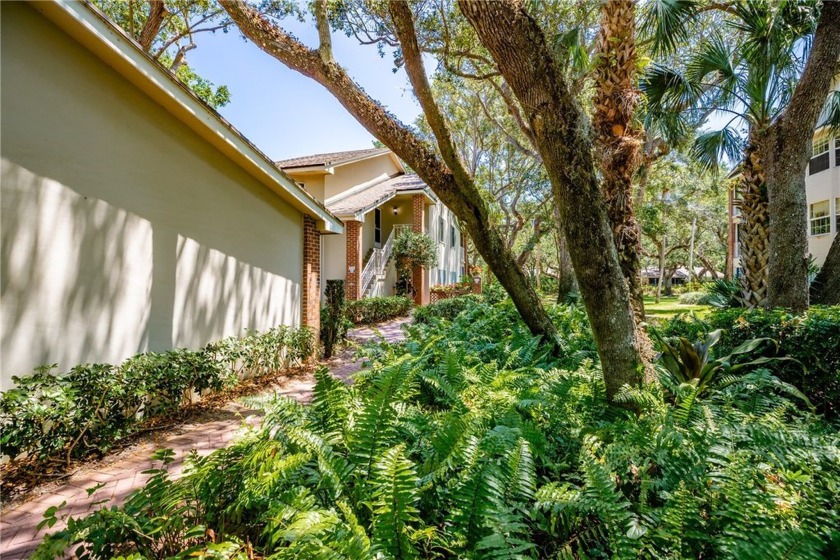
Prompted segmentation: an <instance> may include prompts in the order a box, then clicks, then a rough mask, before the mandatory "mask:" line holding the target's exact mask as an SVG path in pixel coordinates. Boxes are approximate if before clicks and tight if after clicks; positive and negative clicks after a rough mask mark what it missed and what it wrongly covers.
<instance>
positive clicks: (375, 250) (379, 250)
mask: <svg viewBox="0 0 840 560" xmlns="http://www.w3.org/2000/svg"><path fill="white" fill-rule="evenodd" d="M277 165H278V166H279V167H280V168H281V169H282V170H283V171H284V172H285V173H286V174H288V175H289V176H291V177H292V178H294V179H295V181H297V182H298V184H299V185H301V186H302V187H303V188H304V189H306V191H307V192H308V193H310V194H312V195H313V196H314V197H315V198H316V199H317V200H319V201H323V202H324V204H325V205H326V207H327V209H328V210H329V211H330V212H331V213H332V214H334V215H336V216H338V218H339V219H341V220H342V222H344V234H342V235H336V236H330V237H328V238H324V240H323V250H322V251H321V254H322V263H321V270H322V271H323V275H322V278H323V281H326V280H333V279H337V280H344V282H345V284H344V285H345V291H346V297H347V299H360V298H363V297H371V296H384V295H393V294H394V292H395V284H396V282H397V277H396V271H395V268H394V263H393V259H391V258H390V256H391V248H392V246H393V241H394V239H395V238H396V237H397V236H398V235H399V233H400V231H402V230H413V231H416V232H422V233H426V234H428V235H429V236H430V237H431V238H432V240H433V241H435V242H436V244H437V251H438V265H437V266H436V267H434V268H432V269H430V270H424V271H422V272H418V273H417V274H416V275H415V279H414V282H413V283H414V287H415V289H416V290H417V292H418V293H417V296H416V301H417V303H420V304H422V303H427V302H428V301H429V288H430V286H433V285H438V284H452V283H455V282H458V281H459V280H460V279H461V277H462V276H463V275H464V274H465V272H466V271H465V270H464V249H463V239H462V235H461V229H460V227H459V225H458V221H457V219H456V218H455V215H454V214H453V213H452V212H451V211H450V210H449V208H447V207H446V206H445V205H444V204H443V203H442V202H440V200H438V198H437V197H436V196H435V194H434V193H433V192H432V190H431V189H430V188H429V187H428V186H427V185H426V184H425V183H424V182H423V181H422V180H421V179H420V177H418V176H417V175H415V174H407V173H406V170H405V167H404V166H403V164H402V162H401V161H400V160H399V158H397V156H396V155H395V154H394V153H393V152H392V151H391V150H388V149H387V148H371V149H367V150H354V151H349V152H336V153H329V154H316V155H311V156H304V157H298V158H294V159H287V160H283V161H278V162H277ZM323 288H324V283H323V282H322V290H323Z"/></svg>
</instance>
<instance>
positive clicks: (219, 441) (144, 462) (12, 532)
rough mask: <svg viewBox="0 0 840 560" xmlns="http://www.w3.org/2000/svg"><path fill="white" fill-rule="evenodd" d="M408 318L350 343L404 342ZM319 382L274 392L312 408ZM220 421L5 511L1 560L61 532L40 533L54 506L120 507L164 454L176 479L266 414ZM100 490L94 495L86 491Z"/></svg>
mask: <svg viewBox="0 0 840 560" xmlns="http://www.w3.org/2000/svg"><path fill="white" fill-rule="evenodd" d="M408 321H410V319H408V318H403V319H396V320H394V321H390V322H387V323H383V324H381V325H379V326H378V327H376V328H358V329H353V330H352V331H351V332H350V335H349V338H350V339H351V340H353V341H355V342H358V343H364V342H369V341H372V340H374V339H376V338H378V337H381V338H382V339H383V340H385V341H386V342H399V341H401V340H403V338H404V334H403V332H402V328H401V327H402V325H403V324H405V323H407V322H408ZM328 365H329V367H330V372H331V373H332V374H333V375H335V376H336V377H338V378H340V379H344V380H345V381H349V378H350V376H351V375H352V374H353V373H355V372H357V371H359V370H360V369H361V368H362V361H361V360H354V359H353V357H352V354H346V355H345V356H342V357H339V358H338V359H334V360H331V361H330V363H329V364H328ZM314 385H315V380H314V378H313V377H312V375H311V374H309V375H306V376H302V377H297V378H291V379H288V380H285V381H284V382H283V384H282V385H280V386H278V387H277V388H275V389H272V392H273V393H275V394H278V395H285V396H288V397H291V398H293V399H296V400H299V401H301V402H309V400H310V399H311V398H312V388H313V387H314ZM222 410H223V412H222V414H221V415H216V417H217V418H218V417H219V416H221V418H220V419H216V420H214V421H212V422H204V423H195V424H183V425H181V426H179V427H178V428H176V429H173V430H170V431H169V432H167V433H166V434H165V435H162V436H161V437H159V438H157V439H152V440H150V441H145V442H143V443H140V444H138V445H135V446H133V447H131V448H130V449H127V450H125V451H123V452H121V453H118V454H116V455H114V456H111V457H106V458H105V459H103V460H102V461H99V462H97V463H95V464H93V465H90V466H88V467H84V468H82V469H80V470H79V471H78V472H76V473H75V474H74V475H73V476H72V477H70V478H69V479H68V480H67V481H66V482H65V483H64V484H62V485H47V486H44V487H42V488H41V489H40V490H36V491H35V493H36V495H35V496H34V497H32V498H31V499H30V500H29V501H27V502H24V503H22V504H19V505H17V506H15V507H12V508H9V509H8V510H3V512H2V515H0V558H2V559H3V560H24V559H26V558H29V556H30V555H31V554H32V551H33V550H34V549H35V548H36V547H37V546H38V544H40V542H41V540H42V539H43V538H44V535H45V534H46V533H49V532H55V531H58V530H60V529H62V528H63V523H62V522H61V521H59V523H57V524H56V525H55V526H53V527H52V528H51V529H48V528H44V529H42V530H41V531H38V530H37V525H38V523H40V522H41V521H42V520H43V514H44V511H46V510H47V508H49V507H51V506H58V505H60V504H61V503H62V502H67V505H66V506H65V507H64V509H62V510H61V514H62V515H61V516H60V517H66V516H68V515H71V516H73V517H80V516H84V515H85V514H87V513H90V512H92V511H95V510H96V509H99V508H100V507H110V506H111V505H114V504H120V503H122V502H123V501H124V500H125V499H126V497H127V496H128V495H129V494H130V493H131V491H132V490H134V489H135V488H138V487H140V486H142V485H143V484H144V483H145V482H146V479H147V478H148V477H149V475H145V474H143V471H145V470H147V469H149V468H151V467H152V463H151V461H149V456H150V455H151V454H152V453H153V452H154V451H156V450H158V449H161V448H164V447H166V448H170V449H172V450H174V451H175V457H176V459H175V461H174V462H173V463H172V464H170V467H169V472H170V473H171V474H172V475H173V476H177V475H178V474H179V473H180V472H181V470H182V468H183V460H184V458H185V457H186V456H187V454H188V453H189V452H190V451H192V450H196V451H197V452H198V453H199V454H202V455H206V454H209V453H211V452H212V451H215V450H216V449H220V448H222V447H225V446H227V445H228V443H229V442H230V441H231V440H232V439H233V438H234V437H235V436H236V434H237V432H239V430H240V429H241V428H242V427H243V424H245V425H257V424H259V422H260V420H261V416H262V412H261V411H259V410H252V409H250V408H248V407H246V406H243V405H242V404H241V403H237V402H232V403H229V404H228V405H227V406H225V407H224V408H223V409H222ZM97 484H102V487H100V488H99V489H98V490H97V491H96V492H94V493H93V494H92V495H90V496H88V495H87V491H86V490H87V489H88V488H92V487H94V486H96V485H97Z"/></svg>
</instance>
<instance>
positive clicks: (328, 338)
mask: <svg viewBox="0 0 840 560" xmlns="http://www.w3.org/2000/svg"><path fill="white" fill-rule="evenodd" d="M324 295H325V297H326V300H327V305H326V307H324V308H322V309H321V341H322V342H323V343H324V358H330V357H331V356H332V354H333V348H334V347H335V345H336V344H338V342H339V341H341V340H342V339H343V338H344V336H345V334H346V333H347V328H348V325H349V324H350V322H349V321H348V320H347V317H346V314H345V308H346V305H345V302H344V280H327V289H326V293H325V294H324Z"/></svg>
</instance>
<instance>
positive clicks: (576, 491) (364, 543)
mask: <svg viewBox="0 0 840 560" xmlns="http://www.w3.org/2000/svg"><path fill="white" fill-rule="evenodd" d="M512 313H513V311H512V308H511V307H510V306H509V304H508V303H507V302H502V303H499V304H495V305H489V304H486V303H476V304H475V305H474V307H472V308H470V309H467V310H465V311H464V312H463V313H461V314H460V315H458V316H457V317H455V319H454V320H452V321H449V320H446V319H441V320H438V321H435V327H434V328H430V327H429V326H427V325H418V326H415V327H412V328H411V329H410V338H409V340H408V341H407V342H406V344H404V345H400V346H396V347H384V346H377V347H375V348H374V349H371V350H368V354H367V355H368V357H369V359H370V360H371V366H370V368H369V369H367V370H366V371H364V372H363V373H361V374H360V375H358V376H357V378H356V382H355V383H354V384H353V385H352V386H347V385H345V384H344V383H342V382H340V381H339V380H337V379H334V378H333V377H332V376H330V375H329V373H328V372H327V371H326V370H323V369H322V370H319V371H317V372H316V374H315V376H316V385H315V390H314V395H313V400H312V404H311V405H308V406H307V405H302V404H300V403H297V402H294V401H292V400H289V399H285V398H278V399H276V400H275V401H274V402H272V403H270V404H269V405H268V411H267V414H266V419H265V421H264V423H263V425H262V426H261V427H260V428H254V429H251V430H249V431H248V432H246V433H245V434H244V435H243V437H242V439H240V440H238V441H237V442H235V443H234V444H233V445H232V446H231V447H229V448H226V449H223V450H220V451H218V452H216V453H213V454H211V455H209V456H206V457H198V456H194V457H191V458H190V459H189V461H188V466H187V469H186V471H185V474H184V476H182V477H181V478H178V479H177V480H175V479H172V478H171V477H169V476H168V475H167V473H166V466H165V465H164V466H163V467H161V469H159V470H158V471H155V473H154V476H153V477H152V479H151V480H150V482H149V484H148V485H147V486H146V487H145V488H144V489H142V490H140V491H138V492H137V493H135V494H134V495H133V496H132V497H131V498H130V499H129V500H128V501H127V502H126V504H125V505H124V506H123V507H120V508H110V509H104V510H101V511H99V512H96V513H94V514H93V515H91V516H88V517H86V518H83V519H79V520H73V521H72V522H71V523H70V524H69V525H68V528H67V529H66V530H64V531H60V532H58V533H56V534H55V535H53V536H51V537H50V538H49V539H48V540H47V541H46V542H45V544H44V546H43V547H42V548H41V549H40V551H39V555H40V556H37V557H38V558H52V557H55V556H60V555H61V553H62V552H61V551H63V550H65V548H67V547H72V548H79V547H81V554H83V555H87V556H80V557H85V558H111V557H113V556H119V555H122V556H124V557H126V558H129V557H130V558H137V559H139V558H147V559H150V560H151V559H158V558H188V557H205V558H246V557H247V558H266V559H271V560H277V559H284V560H285V559H292V558H324V559H339V558H341V559H359V560H361V559H388V558H430V559H454V558H458V559H461V558H464V559H469V560H478V559H485V558H487V559H489V558H492V559H497V558H507V559H519V560H523V559H536V558H547V559H548V558H551V559H556V558H569V559H580V558H619V559H621V558H634V559H635V558H656V559H659V558H672V559H678V558H774V559H775V558H778V559H781V558H812V557H813V558H816V557H818V555H822V557H833V556H837V554H838V551H840V547H838V545H840V531H838V527H840V512H838V510H837V508H836V504H837V503H840V461H838V457H840V437H838V433H837V430H836V428H834V427H832V426H831V425H828V424H825V423H823V422H822V421H821V420H820V419H819V418H818V417H816V416H814V415H813V414H811V413H810V412H809V411H808V410H807V409H801V408H800V407H797V406H796V405H795V401H796V400H798V399H799V398H800V395H799V394H798V393H797V391H796V390H795V389H794V388H792V387H791V386H789V385H787V384H786V383H783V382H782V381H780V380H779V379H777V378H775V377H774V376H773V375H772V374H771V373H770V372H769V371H768V370H766V369H763V367H762V366H764V365H766V364H768V363H771V362H768V361H761V360H759V359H751V358H750V352H751V351H752V350H751V349H750V348H752V347H753V345H754V344H761V342H758V343H751V344H749V345H747V346H746V347H744V348H741V349H740V350H739V351H738V352H733V353H732V354H730V355H729V356H726V357H724V358H719V359H716V358H714V357H713V356H712V354H711V349H712V347H713V346H714V343H715V337H714V336H713V337H711V338H709V339H706V340H704V341H703V342H702V343H698V344H697V345H693V344H688V343H687V341H686V342H685V343H683V342H680V343H678V344H674V345H671V346H670V350H665V352H664V354H665V355H667V356H670V358H665V360H666V361H668V362H667V364H663V365H661V366H660V367H661V369H662V370H663V371H665V372H666V373H663V380H664V381H663V384H662V385H659V384H651V385H649V386H645V387H640V388H636V389H634V390H633V391H628V392H627V393H626V395H625V397H626V398H628V399H634V402H636V401H637V402H640V403H644V406H640V407H638V409H639V410H641V413H640V414H638V415H636V414H632V413H630V412H628V411H626V410H623V409H616V408H615V407H611V406H610V405H609V404H608V402H607V399H606V396H605V391H604V386H603V382H602V375H601V372H600V371H599V369H598V367H599V366H598V364H597V362H595V361H593V360H592V359H590V356H591V355H590V354H589V353H588V348H590V347H591V346H589V344H590V343H589V342H587V336H589V335H588V334H587V330H586V326H585V322H583V323H581V322H579V316H578V311H575V310H574V309H570V308H566V307H561V308H558V309H555V310H553V311H552V313H553V314H554V315H555V316H556V317H558V322H562V324H564V325H566V326H567V327H568V330H569V331H570V332H569V334H568V335H567V336H566V338H565V340H564V344H565V347H566V349H567V354H566V355H565V356H561V357H555V356H552V355H549V354H547V353H545V352H544V351H543V350H542V348H541V346H540V345H539V343H538V342H535V340H534V338H533V337H531V336H530V334H529V333H528V332H527V329H525V328H524V327H523V325H522V324H521V323H519V322H516V321H513V320H512V317H513V316H512ZM764 344H766V342H764ZM736 358H740V359H742V360H743V361H742V362H740V363H734V362H735V359H736ZM669 368H670V369H669ZM733 379H734V380H735V381H732V380H733ZM730 381H732V382H730ZM689 396H690V398H691V404H690V405H689V403H688V398H689ZM166 456H167V455H161V457H162V458H163V457H166ZM59 514H60V512H52V515H53V516H55V515H59ZM771 535H772V536H773V537H774V538H770V536H771ZM132 555H133V556H132Z"/></svg>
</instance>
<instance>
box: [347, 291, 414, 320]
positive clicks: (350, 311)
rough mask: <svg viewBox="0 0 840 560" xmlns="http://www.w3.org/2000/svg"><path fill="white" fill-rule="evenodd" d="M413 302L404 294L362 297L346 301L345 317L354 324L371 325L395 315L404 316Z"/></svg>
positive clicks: (392, 317)
mask: <svg viewBox="0 0 840 560" xmlns="http://www.w3.org/2000/svg"><path fill="white" fill-rule="evenodd" d="M413 305H414V302H413V301H412V300H411V299H410V298H408V297H405V296H388V297H374V298H362V299H357V300H354V301H348V302H347V304H346V306H345V309H346V313H347V318H348V319H350V321H352V322H353V324H355V325H371V324H373V323H380V322H382V321H388V320H390V319H394V318H396V317H405V316H406V315H408V312H409V311H410V310H411V307H412V306H413Z"/></svg>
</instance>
